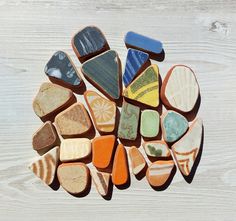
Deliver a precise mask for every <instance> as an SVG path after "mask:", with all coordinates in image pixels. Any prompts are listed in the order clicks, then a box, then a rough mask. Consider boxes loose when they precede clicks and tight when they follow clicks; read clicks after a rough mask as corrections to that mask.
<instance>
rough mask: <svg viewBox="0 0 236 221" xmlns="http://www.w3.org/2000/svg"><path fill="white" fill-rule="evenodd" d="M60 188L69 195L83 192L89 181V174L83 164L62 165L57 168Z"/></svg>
mask: <svg viewBox="0 0 236 221" xmlns="http://www.w3.org/2000/svg"><path fill="white" fill-rule="evenodd" d="M57 177H58V180H59V182H60V184H61V186H62V187H63V188H64V189H65V190H66V191H67V192H69V193H71V194H80V193H82V192H84V191H85V190H86V189H87V187H88V183H89V180H90V172H89V169H88V167H87V166H86V165H85V164H84V163H62V164H60V165H59V167H58V168H57Z"/></svg>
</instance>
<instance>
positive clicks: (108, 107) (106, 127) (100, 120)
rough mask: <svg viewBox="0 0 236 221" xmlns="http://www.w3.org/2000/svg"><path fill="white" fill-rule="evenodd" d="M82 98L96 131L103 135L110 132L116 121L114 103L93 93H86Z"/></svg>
mask: <svg viewBox="0 0 236 221" xmlns="http://www.w3.org/2000/svg"><path fill="white" fill-rule="evenodd" d="M84 98H85V101H86V103H87V105H88V107H89V110H90V113H91V116H92V118H93V122H94V124H95V126H96V128H97V130H98V131H100V132H104V133H109V132H112V131H113V130H114V128H115V119H116V104H115V102H113V101H110V100H108V99H105V98H103V97H102V96H100V95H99V94H98V93H96V92H94V91H86V92H85V93H84Z"/></svg>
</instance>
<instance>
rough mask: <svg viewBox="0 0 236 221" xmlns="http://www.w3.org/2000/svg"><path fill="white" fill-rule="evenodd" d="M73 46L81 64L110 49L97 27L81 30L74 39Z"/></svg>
mask: <svg viewBox="0 0 236 221" xmlns="http://www.w3.org/2000/svg"><path fill="white" fill-rule="evenodd" d="M71 44H72V48H73V50H74V52H75V54H76V56H77V57H78V59H79V60H80V62H81V63H83V62H84V61H86V60H88V59H90V58H92V57H94V56H96V55H98V54H100V53H102V52H104V51H106V50H109V49H110V47H109V45H108V43H107V40H106V38H105V36H104V35H103V33H102V32H101V30H100V29H99V28H97V27H95V26H87V27H85V28H83V29H82V30H80V31H79V32H78V33H76V34H75V35H74V37H73V38H72V41H71Z"/></svg>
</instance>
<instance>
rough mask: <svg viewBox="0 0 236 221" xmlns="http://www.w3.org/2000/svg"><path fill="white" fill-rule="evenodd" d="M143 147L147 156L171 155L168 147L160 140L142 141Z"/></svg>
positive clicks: (167, 156) (166, 156) (164, 156)
mask: <svg viewBox="0 0 236 221" xmlns="http://www.w3.org/2000/svg"><path fill="white" fill-rule="evenodd" d="M143 148H144V150H145V152H146V154H147V156H149V157H156V158H169V157H170V156H171V154H170V150H169V147H168V146H167V144H166V142H165V141H162V140H157V141H148V142H144V143H143Z"/></svg>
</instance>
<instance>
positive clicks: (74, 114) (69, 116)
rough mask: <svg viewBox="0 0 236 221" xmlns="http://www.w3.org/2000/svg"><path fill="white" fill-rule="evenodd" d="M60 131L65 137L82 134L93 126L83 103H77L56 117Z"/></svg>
mask: <svg viewBox="0 0 236 221" xmlns="http://www.w3.org/2000/svg"><path fill="white" fill-rule="evenodd" d="M55 124H56V127H57V130H58V133H59V134H60V135H62V136H65V137H74V136H78V135H82V134H84V133H86V132H88V131H89V130H90V128H91V127H92V124H91V121H90V118H89V116H88V113H87V111H86V109H85V107H84V105H83V104H82V103H79V102H77V103H75V104H73V105H72V106H70V107H69V108H67V109H66V110H64V111H62V112H61V113H59V114H58V115H57V116H56V118H55Z"/></svg>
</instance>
